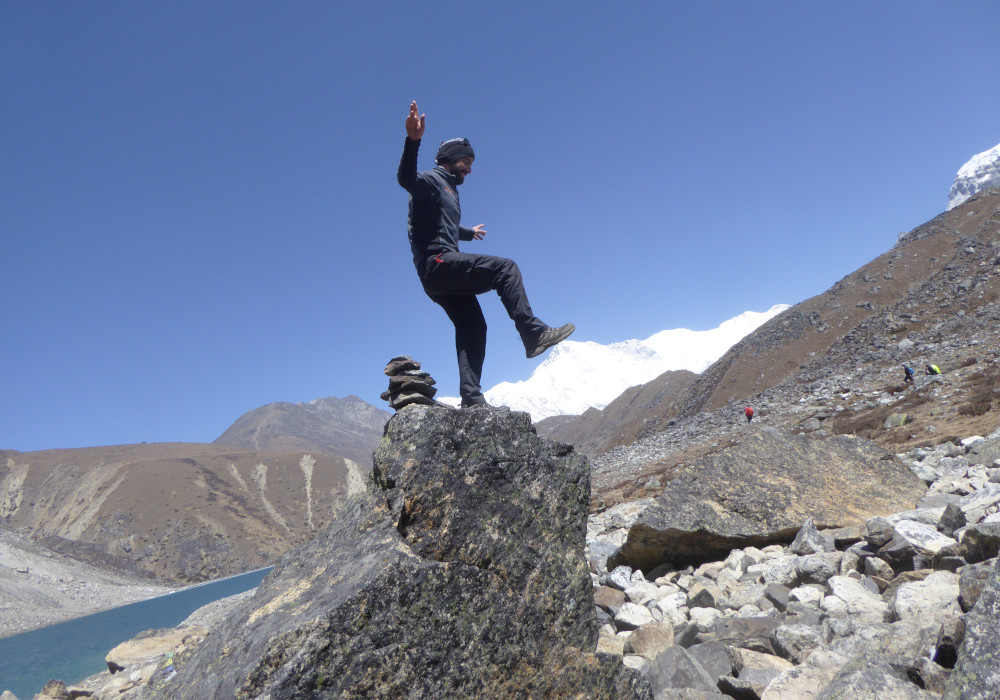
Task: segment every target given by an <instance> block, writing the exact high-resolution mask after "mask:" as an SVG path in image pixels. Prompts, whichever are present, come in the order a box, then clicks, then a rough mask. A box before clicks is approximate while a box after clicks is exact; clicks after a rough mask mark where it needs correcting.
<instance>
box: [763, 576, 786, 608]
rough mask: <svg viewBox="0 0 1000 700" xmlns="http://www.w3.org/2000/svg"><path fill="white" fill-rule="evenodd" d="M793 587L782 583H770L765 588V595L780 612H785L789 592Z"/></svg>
mask: <svg viewBox="0 0 1000 700" xmlns="http://www.w3.org/2000/svg"><path fill="white" fill-rule="evenodd" d="M790 591H791V589H790V588H789V587H788V586H782V585H781V584H780V583H769V584H767V586H766V587H765V588H764V597H765V598H767V599H768V600H769V601H771V603H773V604H774V607H775V608H777V609H778V610H779V611H780V612H784V611H785V608H787V607H788V594H789V592H790Z"/></svg>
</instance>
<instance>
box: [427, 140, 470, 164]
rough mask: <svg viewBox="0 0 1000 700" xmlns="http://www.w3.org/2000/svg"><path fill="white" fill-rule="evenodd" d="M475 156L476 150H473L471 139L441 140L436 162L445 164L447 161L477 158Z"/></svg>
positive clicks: (435, 158)
mask: <svg viewBox="0 0 1000 700" xmlns="http://www.w3.org/2000/svg"><path fill="white" fill-rule="evenodd" d="M475 157H476V152H475V151H473V150H472V144H471V143H469V139H448V140H447V141H442V142H441V145H440V146H439V147H438V152H437V155H436V156H434V162H435V163H437V164H438V165H444V164H445V163H454V162H455V161H456V160H461V159H462V158H472V159H475Z"/></svg>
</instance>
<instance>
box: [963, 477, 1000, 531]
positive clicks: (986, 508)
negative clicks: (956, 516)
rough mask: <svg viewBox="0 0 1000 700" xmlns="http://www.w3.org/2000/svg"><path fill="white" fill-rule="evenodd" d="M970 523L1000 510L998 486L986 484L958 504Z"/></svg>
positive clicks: (999, 488) (999, 485)
mask: <svg viewBox="0 0 1000 700" xmlns="http://www.w3.org/2000/svg"><path fill="white" fill-rule="evenodd" d="M958 505H959V507H961V509H962V511H963V512H964V513H965V517H966V519H967V520H968V521H969V522H970V523H975V522H979V521H980V520H982V519H983V518H984V517H986V516H987V515H990V514H991V513H996V512H997V510H998V509H1000V484H992V483H986V484H984V485H983V487H982V488H981V489H978V490H975V491H973V492H972V493H970V494H969V495H967V496H964V497H963V498H962V499H961V500H959V502H958Z"/></svg>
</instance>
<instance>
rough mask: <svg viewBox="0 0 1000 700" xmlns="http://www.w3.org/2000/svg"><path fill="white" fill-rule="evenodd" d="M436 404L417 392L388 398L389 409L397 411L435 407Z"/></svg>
mask: <svg viewBox="0 0 1000 700" xmlns="http://www.w3.org/2000/svg"><path fill="white" fill-rule="evenodd" d="M437 405H438V403H437V402H436V401H435V400H434V399H432V398H430V397H429V396H425V395H424V394H422V393H420V392H417V391H404V392H400V393H398V394H392V395H391V396H390V397H389V408H391V409H393V410H395V411H398V410H400V409H402V408H406V407H407V406H437Z"/></svg>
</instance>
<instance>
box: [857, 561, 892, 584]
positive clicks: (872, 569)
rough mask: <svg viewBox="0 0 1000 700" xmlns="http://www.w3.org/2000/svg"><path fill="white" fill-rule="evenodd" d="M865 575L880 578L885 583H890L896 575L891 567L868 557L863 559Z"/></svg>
mask: <svg viewBox="0 0 1000 700" xmlns="http://www.w3.org/2000/svg"><path fill="white" fill-rule="evenodd" d="M865 574H867V575H868V576H874V577H877V578H881V579H883V580H885V581H891V580H892V578H893V577H894V576H895V575H896V574H895V572H893V570H892V567H891V566H889V564H887V563H886V562H885V561H883V560H882V559H879V558H878V557H868V558H867V559H865Z"/></svg>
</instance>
